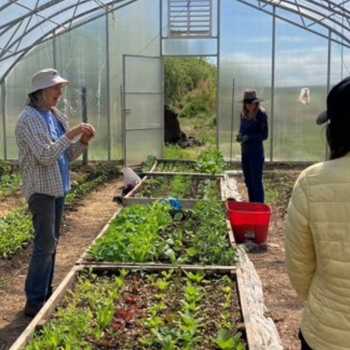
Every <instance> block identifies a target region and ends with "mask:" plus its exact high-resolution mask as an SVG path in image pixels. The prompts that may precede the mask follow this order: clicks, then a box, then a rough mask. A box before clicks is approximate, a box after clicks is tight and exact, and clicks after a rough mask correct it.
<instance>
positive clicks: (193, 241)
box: [87, 200, 236, 266]
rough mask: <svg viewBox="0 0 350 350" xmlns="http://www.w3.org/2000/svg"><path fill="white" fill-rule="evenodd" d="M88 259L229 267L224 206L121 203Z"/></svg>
mask: <svg viewBox="0 0 350 350" xmlns="http://www.w3.org/2000/svg"><path fill="white" fill-rule="evenodd" d="M87 259H88V260H90V259H93V261H95V262H96V261H98V262H112V263H152V262H153V263H165V264H177V265H181V264H194V265H224V266H232V265H234V264H235V262H236V250H235V249H234V248H233V247H231V245H230V241H229V236H228V230H227V223H226V216H225V209H224V205H223V203H222V202H220V201H215V200H208V201H198V202H197V203H196V205H195V206H194V207H193V209H192V210H184V211H174V209H171V208H170V206H169V205H167V204H166V203H154V204H152V205H147V206H145V205H135V206H131V207H128V208H124V209H123V210H122V212H121V213H120V214H119V215H118V217H117V218H116V219H115V220H114V221H113V222H112V223H111V225H110V226H109V228H108V230H107V232H106V233H105V234H104V236H103V237H101V238H100V239H98V240H97V242H96V243H95V244H94V246H93V247H92V248H91V250H90V252H89V257H88V258H87Z"/></svg>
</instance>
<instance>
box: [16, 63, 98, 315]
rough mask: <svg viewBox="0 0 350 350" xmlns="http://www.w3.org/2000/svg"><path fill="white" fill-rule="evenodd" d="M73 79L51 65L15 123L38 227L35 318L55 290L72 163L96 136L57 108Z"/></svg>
mask: <svg viewBox="0 0 350 350" xmlns="http://www.w3.org/2000/svg"><path fill="white" fill-rule="evenodd" d="M68 83H69V82H68V80H65V79H63V78H62V77H61V76H60V75H59V74H58V72H57V71H56V70H55V69H52V68H49V69H43V70H41V71H39V72H37V73H36V74H34V75H33V77H32V88H31V91H30V92H29V94H28V97H29V101H28V103H27V105H26V106H25V108H24V110H23V112H22V113H21V115H20V117H19V120H18V123H17V126H16V142H17V146H18V151H19V154H18V157H19V165H20V169H21V172H22V177H23V193H24V196H25V198H26V200H27V201H28V205H29V209H30V211H31V213H32V215H33V227H34V230H35V238H34V247H33V255H32V258H31V262H30V265H29V270H28V275H27V279H26V284H25V292H26V297H27V302H26V305H25V308H24V312H25V314H26V315H27V316H30V317H33V316H35V314H36V313H37V312H38V311H39V310H40V308H41V307H42V305H43V304H44V303H45V301H46V300H47V299H48V298H49V297H50V295H51V294H52V280H53V274H54V265H55V255H56V245H57V242H58V238H59V229H60V224H61V219H62V213H63V206H64V197H65V195H66V194H67V193H68V192H69V190H70V177H69V163H70V161H72V160H74V159H76V158H77V157H79V156H80V155H81V154H82V152H83V151H84V150H85V149H86V148H87V146H88V144H89V142H90V140H91V139H92V138H93V137H94V136H95V129H94V127H93V126H92V125H90V124H87V123H81V124H79V125H76V126H75V127H73V128H71V129H69V127H68V120H67V118H66V116H64V115H63V114H62V113H61V112H60V111H59V110H58V109H57V108H56V105H57V103H58V102H59V100H60V98H61V96H62V91H63V88H64V86H65V85H66V84H68ZM76 139H78V140H77V141H75V140H76Z"/></svg>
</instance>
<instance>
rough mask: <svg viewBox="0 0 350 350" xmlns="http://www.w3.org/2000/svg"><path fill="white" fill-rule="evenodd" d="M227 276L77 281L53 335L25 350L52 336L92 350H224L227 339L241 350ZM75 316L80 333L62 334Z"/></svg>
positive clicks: (132, 275) (129, 275)
mask: <svg viewBox="0 0 350 350" xmlns="http://www.w3.org/2000/svg"><path fill="white" fill-rule="evenodd" d="M233 277H234V276H232V275H230V274H229V273H227V274H224V275H223V274H216V273H210V274H209V273H207V274H205V273H204V272H196V273H195V272H185V273H184V272H182V271H181V270H179V269H178V270H168V271H163V272H157V273H154V272H152V273H151V272H145V271H138V272H135V271H134V272H127V271H125V270H124V271H122V272H121V273H120V274H118V275H117V276H110V277H97V276H87V277H82V278H80V281H79V282H78V285H77V286H76V288H75V291H74V294H73V296H71V297H69V298H68V299H67V300H66V305H65V307H64V308H63V309H61V310H59V311H58V313H57V316H56V318H55V319H54V320H53V327H52V328H51V329H52V330H53V331H52V330H51V331H49V332H48V333H47V334H46V335H44V336H40V335H39V336H38V337H37V339H35V340H34V342H33V344H32V345H33V347H31V346H29V347H27V349H28V350H30V349H34V348H35V347H34V345H37V346H38V348H40V346H43V345H45V344H47V342H46V339H50V336H51V338H52V335H54V334H55V335H56V339H57V346H60V345H63V344H62V343H63V342H64V345H65V346H67V345H72V346H73V348H74V346H75V347H76V348H85V347H86V346H90V347H91V348H92V349H96V350H97V349H100V350H102V349H123V350H141V349H174V350H176V349H178V350H180V349H191V350H210V349H225V348H224V347H219V346H218V344H219V343H221V344H224V343H226V344H227V343H228V342H229V339H231V342H232V343H234V342H236V344H237V346H238V344H242V347H241V349H244V347H243V344H244V341H243V340H241V339H240V338H241V335H240V333H239V332H238V329H239V328H240V327H241V325H242V319H241V313H240V309H239V301H238V295H237V289H236V284H235V280H234V278H233ZM77 314H81V315H82V317H81V319H80V320H79V323H80V324H84V326H85V329H78V330H72V329H69V328H68V329H65V328H64V325H65V324H67V325H68V324H72V322H74V318H73V317H72V316H71V315H77ZM83 314H84V316H83ZM70 318H72V320H71V319H70ZM58 330H59V331H58ZM57 333H59V334H57ZM67 339H71V344H67ZM231 348H232V349H233V348H235V349H238V347H231ZM226 349H227V348H226Z"/></svg>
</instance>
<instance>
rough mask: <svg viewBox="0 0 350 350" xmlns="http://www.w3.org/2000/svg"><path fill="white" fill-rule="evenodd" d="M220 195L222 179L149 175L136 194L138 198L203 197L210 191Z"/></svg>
mask: <svg viewBox="0 0 350 350" xmlns="http://www.w3.org/2000/svg"><path fill="white" fill-rule="evenodd" d="M209 192H212V193H215V194H216V196H217V197H216V198H219V196H220V179H216V178H214V179H210V178H203V177H194V176H181V175H175V176H149V177H148V178H147V179H146V180H145V182H144V183H143V184H142V186H141V187H140V189H139V190H138V191H137V192H136V193H135V194H134V197H136V198H150V197H151V198H168V197H176V198H182V199H202V198H205V197H207V195H208V193H209Z"/></svg>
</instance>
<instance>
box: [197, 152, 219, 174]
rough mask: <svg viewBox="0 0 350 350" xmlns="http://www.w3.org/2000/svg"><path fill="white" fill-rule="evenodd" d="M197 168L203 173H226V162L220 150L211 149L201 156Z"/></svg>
mask: <svg viewBox="0 0 350 350" xmlns="http://www.w3.org/2000/svg"><path fill="white" fill-rule="evenodd" d="M196 168H197V170H198V171H199V172H201V173H208V174H213V175H215V174H219V173H222V172H223V171H224V168H225V160H224V157H223V155H222V153H221V152H220V151H219V150H217V149H216V148H210V149H208V150H206V151H204V152H202V153H201V154H200V156H199V158H198V162H197V166H196Z"/></svg>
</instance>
